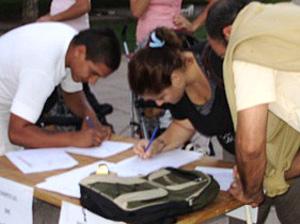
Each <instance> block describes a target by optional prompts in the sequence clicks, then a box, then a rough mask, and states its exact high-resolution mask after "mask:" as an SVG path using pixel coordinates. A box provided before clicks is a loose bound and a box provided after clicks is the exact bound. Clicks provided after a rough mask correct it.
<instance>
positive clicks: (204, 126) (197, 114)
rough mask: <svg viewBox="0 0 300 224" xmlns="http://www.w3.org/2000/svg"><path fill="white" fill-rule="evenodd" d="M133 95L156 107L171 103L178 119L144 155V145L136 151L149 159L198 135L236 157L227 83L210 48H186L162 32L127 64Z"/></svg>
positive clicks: (167, 31) (171, 33)
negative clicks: (215, 140) (215, 141)
mask: <svg viewBox="0 0 300 224" xmlns="http://www.w3.org/2000/svg"><path fill="white" fill-rule="evenodd" d="M128 80H129V85H130V88H131V90H132V91H133V92H134V93H135V94H137V95H138V96H142V97H143V98H144V99H146V100H153V101H155V102H156V104H157V105H163V104H167V105H168V106H167V107H168V108H169V109H170V111H171V113H172V115H173V117H174V119H173V121H172V122H171V124H170V125H169V127H168V128H167V129H166V130H165V131H164V132H163V133H162V134H161V135H160V136H159V137H158V138H156V139H155V140H154V142H153V144H151V147H150V148H149V150H145V148H146V147H147V145H148V144H149V141H148V140H140V141H139V142H138V143H137V144H136V145H135V146H134V149H133V150H134V152H135V153H136V154H137V155H139V156H140V157H142V158H144V159H148V158H150V157H152V156H154V155H156V154H158V153H161V152H163V151H168V150H173V149H175V148H178V147H180V146H183V145H184V144H185V143H186V142H187V141H188V140H190V139H191V137H192V136H193V135H194V133H195V132H196V131H198V132H200V133H201V134H204V135H206V136H217V137H218V139H219V141H220V143H221V145H222V146H223V147H224V148H225V149H226V150H228V151H229V152H230V153H232V154H234V131H233V124H232V120H231V117H230V112H229V108H228V105H227V100H226V97H225V90H224V88H223V80H222V60H221V58H219V57H218V56H217V55H216V54H214V52H213V51H212V50H211V48H210V47H209V46H208V45H207V44H206V43H202V47H201V48H197V49H196V48H195V49H189V48H185V47H184V38H182V36H181V35H179V34H176V33H175V32H174V31H172V30H170V29H167V28H157V29H155V30H154V31H153V32H152V33H151V35H150V39H149V42H148V44H147V45H146V47H145V48H142V49H140V50H138V51H137V52H136V53H135V54H134V56H133V57H132V59H131V60H130V62H129V65H128Z"/></svg>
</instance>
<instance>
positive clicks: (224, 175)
mask: <svg viewBox="0 0 300 224" xmlns="http://www.w3.org/2000/svg"><path fill="white" fill-rule="evenodd" d="M196 170H199V171H202V172H203V173H207V174H210V175H212V176H213V177H214V178H215V180H216V181H217V182H218V183H219V184H220V188H221V190H223V191H227V190H228V189H229V187H230V184H231V183H232V181H233V171H232V169H228V168H219V167H208V166H197V167H196Z"/></svg>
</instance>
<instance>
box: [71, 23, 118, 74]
mask: <svg viewBox="0 0 300 224" xmlns="http://www.w3.org/2000/svg"><path fill="white" fill-rule="evenodd" d="M72 44H74V45H84V46H86V49H87V52H86V54H87V59H88V60H91V61H93V62H97V63H98V62H103V63H104V64H105V65H106V66H108V67H109V68H110V69H111V70H112V71H114V70H116V69H117V68H118V67H119V65H120V62H121V49H120V44H119V40H118V38H117V36H116V34H115V32H114V31H113V30H112V29H110V28H102V29H87V30H84V31H81V32H79V33H78V34H77V35H76V36H75V37H74V38H73V40H72Z"/></svg>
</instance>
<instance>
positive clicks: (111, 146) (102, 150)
mask: <svg viewBox="0 0 300 224" xmlns="http://www.w3.org/2000/svg"><path fill="white" fill-rule="evenodd" d="M132 146H133V144H131V143H126V142H115V141H104V142H103V143H102V144H101V145H100V146H98V147H93V148H84V149H82V148H68V149H67V152H71V153H75V154H80V155H85V156H91V157H96V158H105V157H109V156H112V155H115V154H117V153H120V152H123V151H125V150H127V149H129V148H130V147H132Z"/></svg>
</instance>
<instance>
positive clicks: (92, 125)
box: [85, 116, 95, 128]
mask: <svg viewBox="0 0 300 224" xmlns="http://www.w3.org/2000/svg"><path fill="white" fill-rule="evenodd" d="M85 121H86V123H87V125H88V126H89V128H95V125H94V122H93V120H92V119H91V118H90V117H89V116H86V117H85Z"/></svg>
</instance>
